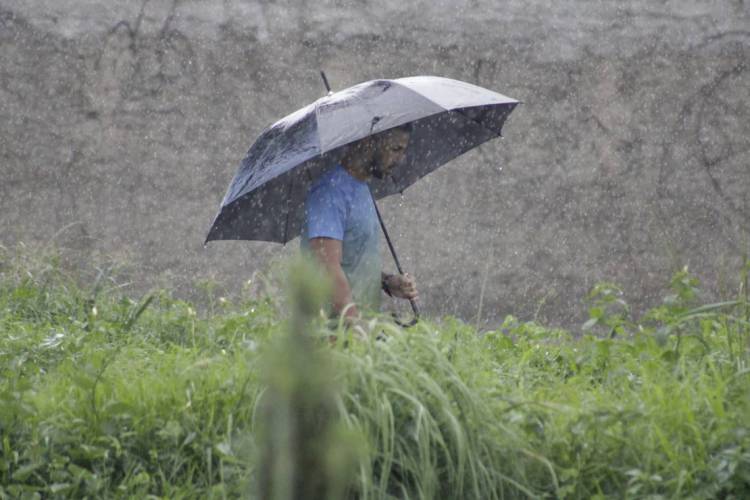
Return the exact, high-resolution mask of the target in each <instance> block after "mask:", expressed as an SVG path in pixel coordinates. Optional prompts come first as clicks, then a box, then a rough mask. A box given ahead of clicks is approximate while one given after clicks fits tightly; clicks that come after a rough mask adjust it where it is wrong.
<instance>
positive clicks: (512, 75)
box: [0, 0, 750, 325]
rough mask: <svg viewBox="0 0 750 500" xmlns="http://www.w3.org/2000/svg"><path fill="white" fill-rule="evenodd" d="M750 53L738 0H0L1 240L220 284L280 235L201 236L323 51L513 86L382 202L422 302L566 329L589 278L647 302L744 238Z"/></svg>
mask: <svg viewBox="0 0 750 500" xmlns="http://www.w3.org/2000/svg"><path fill="white" fill-rule="evenodd" d="M749 56H750V5H748V4H747V3H745V2H744V1H743V0H724V1H719V0H714V1H697V0H696V1H691V0H679V1H678V0H675V1H663V2H653V1H651V0H637V1H632V2H620V1H618V0H604V1H584V0H578V1H575V0H564V1H555V2H552V1H543V0H533V1H530V0H512V1H507V2H500V1H494V2H489V1H486V0H456V1H447V0H445V1H437V2H434V1H418V2H397V1H392V0H387V1H385V0H383V1H379V2H375V1H370V0H361V1H351V2H345V1H342V0H329V1H318V2H308V1H306V0H299V1H291V0H279V1H275V2H273V1H264V0H260V1H241V0H224V1H221V2H220V1H218V0H216V1H188V0H183V1H180V0H121V1H117V2H115V1H111V2H102V1H94V0H64V1H60V0H0V174H1V175H0V244H3V245H6V246H10V245H14V244H15V243H17V242H18V241H26V242H39V241H47V240H49V239H50V238H52V237H53V235H56V236H55V241H56V242H57V243H58V244H61V245H63V246H64V247H65V248H66V252H68V254H69V255H71V256H73V257H75V258H77V259H80V260H81V261H85V260H86V259H88V258H94V257H96V256H97V255H100V254H107V255H114V256H115V257H117V258H120V259H124V260H126V261H129V262H131V263H132V264H133V279H134V281H135V283H136V285H135V286H136V287H137V288H139V289H146V288H148V287H150V286H153V285H156V284H165V283H169V284H174V285H178V286H181V287H183V289H186V290H187V289H188V287H189V284H190V283H193V282H194V280H195V279H196V278H200V277H213V278H217V279H219V280H220V281H221V283H223V284H224V285H226V287H227V288H228V289H229V290H237V289H238V288H239V287H240V286H241V285H242V283H243V282H244V281H245V280H246V279H247V278H248V277H249V276H250V275H251V274H252V273H253V271H254V270H257V269H262V268H264V267H265V266H266V265H267V264H268V262H269V260H271V259H272V258H273V257H274V256H277V255H287V254H290V253H292V252H293V251H294V250H295V249H296V248H297V245H296V242H295V243H292V244H290V245H287V247H286V248H282V247H280V246H276V245H272V244H266V243H259V242H218V243H213V244H211V245H210V246H209V247H208V248H207V249H204V248H203V246H202V242H203V238H204V237H205V234H206V231H207V230H208V226H209V224H210V223H211V221H212V218H213V216H214V215H215V213H216V210H217V208H218V203H219V202H220V200H221V198H222V196H223V194H224V191H225V189H226V187H227V185H228V183H229V181H230V180H231V177H232V175H233V174H234V171H235V169H236V167H237V164H238V162H239V160H240V159H241V158H242V156H243V155H244V153H245V151H246V149H247V148H248V147H249V145H250V144H251V143H252V141H253V139H254V138H255V137H256V136H257V135H258V134H259V133H260V132H261V131H262V130H263V128H264V127H266V126H267V125H269V124H270V123H272V122H273V121H275V120H276V119H278V118H280V117H281V116H283V115H285V114H287V113H289V112H291V111H293V110H295V109H296V108H298V107H300V106H302V105H304V104H307V103H308V102H310V101H312V100H314V99H316V98H317V97H319V96H321V95H322V93H323V92H322V84H321V82H320V79H319V76H318V73H317V70H318V69H321V68H322V69H325V70H326V72H327V73H328V76H329V79H330V80H331V82H332V84H333V86H334V87H336V88H343V87H346V86H349V85H351V84H354V83H357V82H360V81H364V80H369V79H372V78H377V77H398V76H407V75H416V74H436V75H442V76H447V77H452V78H458V79H462V80H467V81H470V82H473V83H476V84H478V85H482V86H486V87H488V88H492V89H495V90H497V91H499V92H501V93H503V94H506V95H509V96H512V97H515V98H517V99H520V100H522V101H524V102H525V104H524V105H523V106H522V107H520V108H518V109H517V110H516V111H515V112H514V113H513V115H512V116H511V117H510V119H509V120H508V123H507V125H506V128H505V135H506V138H505V140H504V141H496V142H495V143H490V144H487V145H485V146H483V147H481V148H480V149H479V150H476V151H473V152H471V153H469V154H467V155H465V156H463V157H461V158H459V159H458V160H456V161H454V162H453V163H451V164H449V165H447V166H445V167H443V168H442V169H440V170H439V171H437V172H435V173H433V174H431V175H430V176H428V177H427V178H425V179H423V180H422V181H420V182H419V183H417V184H416V185H414V186H413V187H412V188H410V189H409V190H407V191H406V192H405V194H404V196H403V197H402V198H398V197H396V198H391V199H388V200H384V201H383V203H382V211H383V214H384V217H385V219H386V222H387V224H389V227H390V231H391V232H392V234H393V237H394V240H395V244H396V246H397V248H398V249H399V251H400V257H401V259H402V260H403V264H404V266H405V267H406V268H407V269H409V270H410V271H412V272H413V273H414V274H416V275H417V276H418V278H419V280H420V284H421V291H422V296H423V303H424V307H423V308H424V310H425V312H426V313H427V314H444V313H455V314H458V315H459V316H462V317H464V318H466V319H470V320H473V319H475V318H476V316H477V314H478V313H479V315H480V316H481V318H482V320H483V321H487V322H489V323H490V325H494V324H496V322H497V321H498V320H499V319H501V318H502V317H503V316H504V315H506V314H509V313H512V314H515V315H517V316H520V317H522V318H525V319H527V318H532V317H537V318H539V319H541V320H545V321H549V322H553V323H558V324H564V325H575V324H576V323H577V322H579V321H580V320H581V318H582V314H584V313H585V311H583V310H582V307H581V305H580V304H581V298H582V296H584V295H585V294H586V292H587V291H588V290H589V289H590V287H591V286H592V285H593V284H595V283H596V282H597V281H600V280H609V281H615V282H618V283H620V284H622V285H623V287H624V289H625V292H626V299H627V300H629V301H630V302H631V303H634V304H635V305H636V306H638V307H643V306H647V305H649V304H653V303H654V302H655V301H656V300H658V297H659V296H661V292H662V289H663V285H664V283H665V282H666V281H667V280H668V278H669V277H670V275H671V273H672V272H673V271H674V270H675V269H676V268H677V267H681V266H682V265H685V264H689V265H690V267H691V269H693V270H694V271H695V272H696V273H697V274H698V275H699V276H700V277H701V278H703V281H704V283H705V285H706V286H707V287H708V288H709V289H710V290H712V293H713V294H715V295H718V294H721V293H723V291H725V290H726V289H727V288H728V287H729V286H733V283H732V282H731V280H733V279H734V274H733V273H734V271H735V270H736V269H737V268H738V265H739V261H740V258H741V255H742V254H743V252H744V251H746V250H747V248H748V241H749V240H750V196H749V195H748V192H750V142H749V140H748V137H750V68H748V65H747V63H748V59H749ZM188 291H189V290H188ZM480 296H481V297H482V301H481V302H482V307H481V312H480V311H479V303H480Z"/></svg>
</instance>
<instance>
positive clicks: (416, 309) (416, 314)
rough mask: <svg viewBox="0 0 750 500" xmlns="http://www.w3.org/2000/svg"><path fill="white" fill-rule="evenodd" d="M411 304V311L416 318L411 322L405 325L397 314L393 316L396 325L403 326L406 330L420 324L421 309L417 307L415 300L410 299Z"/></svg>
mask: <svg viewBox="0 0 750 500" xmlns="http://www.w3.org/2000/svg"><path fill="white" fill-rule="evenodd" d="M409 303H410V304H411V310H412V311H413V312H414V317H413V318H412V319H411V321H409V322H408V323H404V322H403V321H401V320H399V319H398V318H397V317H396V314H395V313H393V314H392V315H391V316H393V320H394V321H395V322H396V324H397V325H399V326H403V327H404V328H409V327H412V326H414V325H416V324H417V323H418V322H419V307H418V306H417V303H416V302H415V301H414V299H409Z"/></svg>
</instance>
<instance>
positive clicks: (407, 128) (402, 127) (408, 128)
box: [392, 122, 414, 134]
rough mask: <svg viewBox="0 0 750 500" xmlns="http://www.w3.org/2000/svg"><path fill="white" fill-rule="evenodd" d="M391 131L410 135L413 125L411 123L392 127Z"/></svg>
mask: <svg viewBox="0 0 750 500" xmlns="http://www.w3.org/2000/svg"><path fill="white" fill-rule="evenodd" d="M392 130H398V131H399V132H406V133H408V134H411V133H412V132H414V124H413V123H412V122H406V123H402V124H401V125H398V126H396V127H393V129H392Z"/></svg>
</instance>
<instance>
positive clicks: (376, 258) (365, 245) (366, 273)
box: [300, 165, 382, 311]
mask: <svg viewBox="0 0 750 500" xmlns="http://www.w3.org/2000/svg"><path fill="white" fill-rule="evenodd" d="M301 236H302V237H301V238H300V240H301V241H300V246H301V248H302V250H303V252H306V251H309V249H310V242H309V240H310V239H311V238H332V239H335V240H339V241H341V242H342V245H341V246H342V257H341V268H342V269H343V270H344V274H345V275H346V278H347V280H348V281H349V286H350V287H351V290H352V300H353V301H354V302H355V303H356V304H357V307H359V308H362V309H370V310H372V311H377V310H379V309H380V299H381V296H380V289H381V288H380V271H381V269H382V266H381V260H380V248H379V237H380V231H379V225H378V218H377V214H376V213H375V206H374V205H373V201H372V196H371V195H370V188H369V187H368V186H367V183H366V182H363V181H360V180H358V179H356V178H355V177H352V175H351V174H349V173H348V172H347V171H346V170H345V169H344V167H342V166H341V165H336V166H335V167H334V168H332V169H331V170H329V171H328V172H326V173H325V174H323V175H322V176H321V177H320V178H319V179H318V180H317V182H315V183H314V184H313V185H312V186H311V187H310V191H309V192H308V193H307V198H306V199H305V223H304V224H303V226H302V235H301Z"/></svg>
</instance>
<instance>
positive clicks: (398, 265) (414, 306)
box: [370, 191, 419, 328]
mask: <svg viewBox="0 0 750 500" xmlns="http://www.w3.org/2000/svg"><path fill="white" fill-rule="evenodd" d="M370 196H371V197H372V204H373V205H374V206H375V213H376V214H377V215H378V221H380V227H381V229H382V230H383V234H384V235H385V241H386V242H388V248H390V250H391V255H393V260H394V262H395V263H396V269H398V272H399V273H400V274H404V271H403V269H401V263H400V262H399V261H398V257H397V256H396V249H395V248H393V243H391V237H390V236H388V231H387V230H386V228H385V224H384V223H383V217H381V216H380V210H379V209H378V204H377V203H375V197H374V196H373V195H372V191H370ZM409 303H411V310H412V311H414V318H412V320H411V321H410V322H409V323H403V322H401V321H399V319H398V318H396V316H395V315H393V319H394V320H395V321H396V323H397V324H398V325H400V326H403V327H406V328H408V327H410V326H414V325H416V324H417V321H419V307H417V303H416V302H414V299H409Z"/></svg>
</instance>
